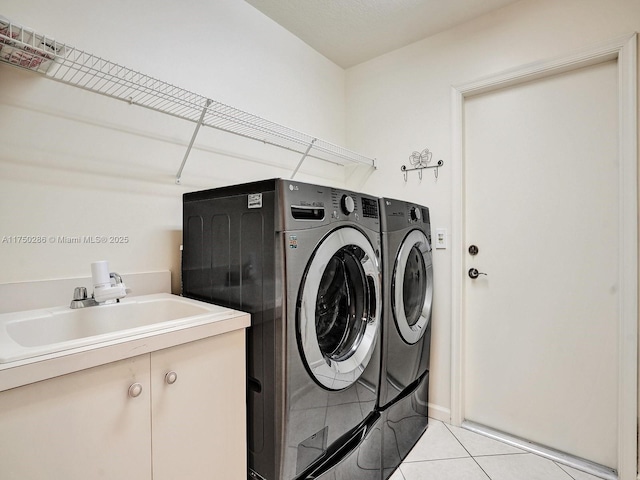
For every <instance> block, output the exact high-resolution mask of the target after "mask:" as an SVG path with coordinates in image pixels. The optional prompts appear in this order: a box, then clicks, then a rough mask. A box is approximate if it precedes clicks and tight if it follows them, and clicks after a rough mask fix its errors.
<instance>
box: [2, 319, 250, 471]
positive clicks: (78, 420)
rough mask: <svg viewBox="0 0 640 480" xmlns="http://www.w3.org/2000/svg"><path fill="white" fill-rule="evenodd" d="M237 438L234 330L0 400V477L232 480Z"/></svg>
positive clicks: (241, 367) (239, 381)
mask: <svg viewBox="0 0 640 480" xmlns="http://www.w3.org/2000/svg"><path fill="white" fill-rule="evenodd" d="M169 372H174V373H175V382H174V383H172V384H170V383H167V381H166V375H167V373H169ZM134 384H139V386H140V388H141V391H140V394H139V395H138V396H135V397H132V396H130V387H131V386H132V385H134ZM131 390H135V388H134V389H131ZM134 394H135V393H134ZM245 432H246V427H245V347H244V330H243V329H240V330H236V331H232V332H229V333H225V334H222V335H218V336H214V337H209V338H206V339H203V340H198V341H195V342H191V343H187V344H184V345H179V346H175V347H171V348H168V349H165V350H159V351H156V352H152V353H150V354H145V355H140V356H136V357H133V358H130V359H126V360H121V361H118V362H114V363H110V364H107V365H102V366H99V367H94V368H91V369H87V370H83V371H79V372H76V373H72V374H69V375H64V376H61V377H57V378H53V379H50V380H45V381H42V382H38V383H34V384H30V385H27V386H24V387H19V388H15V389H12V390H7V391H5V392H2V393H0V478H2V480H51V479H65V480H81V479H82V480H86V479H92V480H93V479H101V478H104V479H109V480H111V479H118V480H129V479H130V480H151V479H153V480H175V479H179V478H185V479H186V478H188V479H190V480H199V479H213V478H225V479H229V480H233V479H238V480H240V479H244V478H246V443H245V442H246V441H245Z"/></svg>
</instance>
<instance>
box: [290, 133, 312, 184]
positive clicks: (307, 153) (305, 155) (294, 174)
mask: <svg viewBox="0 0 640 480" xmlns="http://www.w3.org/2000/svg"><path fill="white" fill-rule="evenodd" d="M316 140H318V139H317V138H314V139H313V140H311V143H310V144H309V146H308V147H307V150H306V151H305V152H304V155H302V158H301V159H300V161H299V162H298V165H296V169H295V170H294V171H293V173H292V174H291V179H292V180H293V177H295V176H296V173H298V170H300V165H302V162H304V159H305V158H307V155H309V151H310V150H311V147H313V144H314V143H316Z"/></svg>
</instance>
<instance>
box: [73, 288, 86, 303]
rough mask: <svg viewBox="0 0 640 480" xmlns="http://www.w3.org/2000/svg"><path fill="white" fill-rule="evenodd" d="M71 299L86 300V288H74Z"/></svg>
mask: <svg viewBox="0 0 640 480" xmlns="http://www.w3.org/2000/svg"><path fill="white" fill-rule="evenodd" d="M73 299H74V300H86V299H87V289H86V287H76V288H74V289H73Z"/></svg>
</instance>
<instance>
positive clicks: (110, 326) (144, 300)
mask: <svg viewBox="0 0 640 480" xmlns="http://www.w3.org/2000/svg"><path fill="white" fill-rule="evenodd" d="M226 312H228V309H226V308H223V307H219V306H217V305H211V304H208V303H204V302H199V301H196V300H191V299H188V298H183V297H179V296H176V295H170V294H167V293H161V294H154V295H143V296H139V297H130V298H125V299H123V300H121V301H120V303H114V304H109V305H98V306H93V307H85V308H80V309H75V310H72V309H71V308H69V307H56V308H47V309H41V310H31V311H26V312H15V313H6V314H2V315H0V363H7V362H13V361H16V360H22V359H26V358H31V357H35V356H40V355H46V354H50V353H55V352H60V351H63V350H69V349H74V348H78V347H83V346H87V345H96V344H100V343H103V342H109V341H113V340H117V339H123V338H127V337H133V336H139V335H142V334H146V333H150V332H156V333H160V332H159V331H162V330H166V329H172V328H176V327H188V326H195V325H198V324H202V323H206V322H210V321H211V320H212V316H213V317H216V316H221V315H222V316H224V315H225V314H226Z"/></svg>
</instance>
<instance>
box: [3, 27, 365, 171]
mask: <svg viewBox="0 0 640 480" xmlns="http://www.w3.org/2000/svg"><path fill="white" fill-rule="evenodd" d="M0 61H2V62H4V63H8V64H11V65H14V66H17V67H20V68H24V69H28V70H32V71H35V72H38V73H40V74H43V75H44V76H46V77H48V78H50V79H52V80H56V81H58V82H62V83H65V84H67V85H72V86H74V87H79V88H82V89H84V90H88V91H91V92H95V93H99V94H101V95H106V96H108V97H112V98H116V99H118V100H122V101H125V102H128V103H129V104H131V105H139V106H141V107H145V108H149V109H151V110H155V111H157V112H160V113H164V114H168V115H172V116H174V117H178V118H182V119H184V120H189V121H191V122H195V123H196V124H197V127H196V132H194V138H195V133H197V128H199V126H200V124H202V125H204V126H207V127H212V128H215V129H217V130H222V131H224V132H228V133H232V134H235V135H240V136H242V137H246V138H250V139H253V140H257V141H260V142H263V143H266V144H269V145H274V146H276V147H280V148H284V149H286V150H290V151H293V152H297V153H300V154H302V155H303V159H304V158H305V157H307V156H309V157H313V158H316V159H320V160H324V161H327V162H331V163H335V164H338V165H346V164H354V163H355V164H363V165H367V166H369V167H371V168H374V169H375V168H376V160H375V159H373V158H369V157H366V156H364V155H361V154H359V153H356V152H353V151H351V150H348V149H346V148H343V147H340V146H338V145H335V144H332V143H329V142H326V141H324V140H321V139H318V138H316V137H313V136H312V135H308V134H306V133H302V132H299V131H297V130H294V129H292V128H289V127H286V126H283V125H280V124H277V123H275V122H272V121H269V120H266V119H264V118H261V117H258V116H256V115H253V114H251V113H248V112H244V111H242V110H239V109H237V108H234V107H231V106H229V105H225V104H223V103H220V102H217V101H215V100H212V99H209V98H207V97H205V96H202V95H199V94H197V93H193V92H190V91H188V90H185V89H183V88H181V87H178V86H176V85H172V84H170V83H167V82H164V81H162V80H159V79H157V78H154V77H151V76H149V75H145V74H144V73H141V72H137V71H135V70H132V69H130V68H127V67H124V66H121V65H118V64H116V63H114V62H111V61H109V60H105V59H103V58H100V57H97V56H95V55H92V54H90V53H87V52H85V51H82V50H79V49H77V48H75V47H73V46H70V45H66V44H63V43H59V42H57V41H56V40H55V39H52V38H50V37H47V36H45V35H40V34H38V33H36V32H34V31H32V30H30V29H27V28H25V27H22V26H20V25H16V24H14V23H11V21H9V20H8V19H5V18H3V17H0ZM192 144H193V139H192ZM187 156H188V152H187ZM184 161H186V156H185V160H184ZM184 161H183V166H184ZM181 172H182V168H181V169H180V172H179V173H178V179H179V177H180V174H181Z"/></svg>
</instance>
